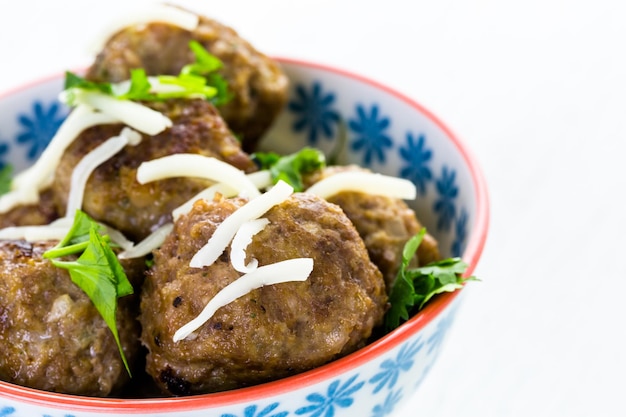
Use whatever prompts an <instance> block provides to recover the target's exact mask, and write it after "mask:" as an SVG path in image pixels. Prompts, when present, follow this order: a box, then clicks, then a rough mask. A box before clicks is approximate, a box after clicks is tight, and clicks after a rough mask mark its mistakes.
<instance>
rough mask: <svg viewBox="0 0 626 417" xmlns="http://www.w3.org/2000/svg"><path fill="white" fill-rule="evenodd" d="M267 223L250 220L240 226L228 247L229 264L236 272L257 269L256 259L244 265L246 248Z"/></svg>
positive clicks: (260, 220)
mask: <svg viewBox="0 0 626 417" xmlns="http://www.w3.org/2000/svg"><path fill="white" fill-rule="evenodd" d="M269 222H270V221H269V220H268V219H265V218H264V219H256V220H250V221H247V222H245V223H244V224H242V225H241V227H240V228H239V230H237V233H235V237H234V238H233V242H232V243H231V246H230V263H231V264H232V265H233V268H235V270H236V271H239V272H243V273H248V272H252V271H254V270H255V269H257V267H258V266H259V261H257V260H256V258H252V259H250V262H249V263H248V265H246V248H247V247H248V245H249V244H250V243H252V238H253V237H254V235H256V234H257V233H259V232H260V231H261V230H263V229H265V226H267V225H268V224H269Z"/></svg>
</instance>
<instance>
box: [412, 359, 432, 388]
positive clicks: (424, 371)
mask: <svg viewBox="0 0 626 417" xmlns="http://www.w3.org/2000/svg"><path fill="white" fill-rule="evenodd" d="M434 364H435V362H434V360H433V361H431V362H430V363H429V364H428V365H426V368H424V370H423V371H422V374H421V375H420V377H419V379H418V380H417V382H416V383H415V385H414V387H415V388H417V387H419V386H420V385H421V384H422V381H424V379H425V378H426V375H428V373H429V372H430V369H431V368H432V367H433V365H434Z"/></svg>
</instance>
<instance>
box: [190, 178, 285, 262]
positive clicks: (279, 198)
mask: <svg viewBox="0 0 626 417" xmlns="http://www.w3.org/2000/svg"><path fill="white" fill-rule="evenodd" d="M292 193H293V187H292V186H290V185H289V184H287V183H286V182H284V181H279V182H278V183H277V184H276V185H275V186H274V187H272V189H270V190H269V191H267V192H266V193H264V194H262V195H260V196H259V197H257V198H254V199H252V200H250V201H249V202H248V203H246V204H245V205H243V206H242V207H240V208H239V209H238V210H236V211H235V212H234V213H233V214H231V215H230V216H228V217H227V218H226V219H225V220H224V221H223V222H222V223H220V225H219V226H218V227H217V228H216V229H215V232H213V235H212V236H211V238H210V239H209V241H208V242H207V244H206V245H204V246H203V247H202V248H201V249H200V250H199V251H198V252H196V254H195V255H194V256H193V257H192V258H191V261H190V262H189V266H191V267H192V268H202V267H204V266H209V265H211V264H213V262H215V260H216V259H217V258H218V257H219V256H220V255H221V254H222V252H224V249H226V247H227V246H228V245H229V243H230V242H231V240H232V239H233V237H234V236H235V234H236V233H237V231H238V230H239V228H240V227H241V225H242V224H243V223H245V222H247V221H249V220H254V219H258V218H259V217H261V216H262V215H264V214H265V213H266V212H267V211H268V210H269V209H271V208H272V207H274V206H275V205H277V204H280V203H282V202H283V201H285V200H286V199H287V198H289V196H290V195H291V194H292Z"/></svg>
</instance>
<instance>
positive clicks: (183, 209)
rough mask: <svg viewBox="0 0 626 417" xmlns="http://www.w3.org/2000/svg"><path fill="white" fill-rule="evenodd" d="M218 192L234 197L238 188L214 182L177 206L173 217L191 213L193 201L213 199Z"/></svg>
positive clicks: (176, 217) (175, 218) (176, 218)
mask: <svg viewBox="0 0 626 417" xmlns="http://www.w3.org/2000/svg"><path fill="white" fill-rule="evenodd" d="M216 193H220V194H222V195H223V196H224V197H233V196H236V195H237V190H235V189H233V188H230V187H229V186H228V185H226V184H224V183H221V182H219V183H217V184H213V185H212V186H210V187H208V188H205V189H204V190H202V191H200V192H199V193H198V194H196V195H195V196H193V197H191V198H190V199H189V200H187V201H186V202H185V203H184V204H182V205H180V206H178V207H177V208H175V209H174V210H173V211H172V217H173V218H174V221H176V220H178V218H179V217H180V216H182V215H183V214H187V213H189V211H191V208H192V207H193V203H195V202H196V201H198V200H201V199H204V200H207V201H211V200H213V198H214V197H215V194H216Z"/></svg>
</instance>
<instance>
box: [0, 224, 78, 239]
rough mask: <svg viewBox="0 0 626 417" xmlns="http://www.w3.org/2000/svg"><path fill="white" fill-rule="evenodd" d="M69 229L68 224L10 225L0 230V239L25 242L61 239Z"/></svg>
mask: <svg viewBox="0 0 626 417" xmlns="http://www.w3.org/2000/svg"><path fill="white" fill-rule="evenodd" d="M69 230H70V228H69V226H68V227H63V226H51V225H44V226H11V227H5V228H4V229H1V230H0V240H25V241H27V242H37V241H44V240H61V239H63V237H65V235H66V234H67V232H68V231H69Z"/></svg>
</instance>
